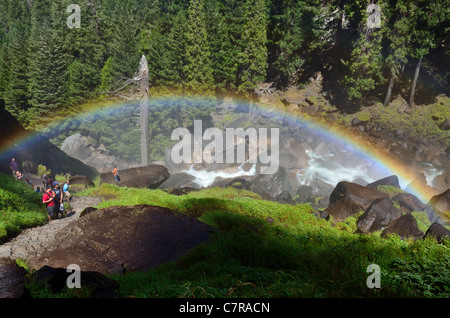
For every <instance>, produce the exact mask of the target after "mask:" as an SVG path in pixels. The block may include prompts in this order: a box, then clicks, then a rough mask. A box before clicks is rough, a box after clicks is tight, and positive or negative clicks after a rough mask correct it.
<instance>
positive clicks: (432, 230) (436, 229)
mask: <svg viewBox="0 0 450 318" xmlns="http://www.w3.org/2000/svg"><path fill="white" fill-rule="evenodd" d="M426 237H434V238H435V239H436V240H437V241H438V242H442V240H444V239H450V230H448V229H447V228H445V227H444V226H443V225H442V224H439V223H437V222H435V223H433V224H431V226H430V227H429V228H428V230H427V231H426V232H425V235H424V238H426Z"/></svg>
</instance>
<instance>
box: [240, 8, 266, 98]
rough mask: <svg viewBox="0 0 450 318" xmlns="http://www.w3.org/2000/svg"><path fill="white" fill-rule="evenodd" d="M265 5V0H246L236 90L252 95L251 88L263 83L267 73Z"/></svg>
mask: <svg viewBox="0 0 450 318" xmlns="http://www.w3.org/2000/svg"><path fill="white" fill-rule="evenodd" d="M267 13H268V12H267V6H266V1H265V0H247V1H246V2H245V5H244V16H245V22H244V26H243V34H242V43H243V45H244V47H243V50H242V52H240V54H239V67H240V73H239V87H238V91H239V92H240V93H243V94H244V95H245V96H249V97H252V96H253V89H254V88H255V87H257V85H258V84H260V83H263V82H264V81H265V79H266V73H267V21H268V20H267Z"/></svg>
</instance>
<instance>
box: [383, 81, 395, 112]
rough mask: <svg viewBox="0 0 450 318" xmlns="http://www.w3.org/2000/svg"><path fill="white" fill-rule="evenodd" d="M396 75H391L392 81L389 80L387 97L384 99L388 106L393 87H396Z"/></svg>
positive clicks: (385, 104)
mask: <svg viewBox="0 0 450 318" xmlns="http://www.w3.org/2000/svg"><path fill="white" fill-rule="evenodd" d="M394 81H395V79H394V75H392V77H391V81H390V82H389V87H388V91H387V93H386V99H385V100H384V106H385V107H387V106H389V104H390V103H391V94H392V88H393V87H394Z"/></svg>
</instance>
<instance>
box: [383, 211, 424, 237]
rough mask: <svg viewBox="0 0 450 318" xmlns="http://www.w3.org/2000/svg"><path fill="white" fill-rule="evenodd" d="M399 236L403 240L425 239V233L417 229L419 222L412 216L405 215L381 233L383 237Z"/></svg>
mask: <svg viewBox="0 0 450 318" xmlns="http://www.w3.org/2000/svg"><path fill="white" fill-rule="evenodd" d="M393 233H395V234H397V235H398V236H400V237H401V238H414V239H419V238H422V237H423V235H424V234H423V232H422V231H421V230H419V228H418V227H417V220H416V218H415V217H414V216H413V215H412V214H405V215H403V216H401V217H400V218H398V219H396V220H394V221H392V222H391V223H390V224H389V226H388V227H387V228H386V229H384V231H383V232H381V236H382V237H386V236H387V235H389V234H393Z"/></svg>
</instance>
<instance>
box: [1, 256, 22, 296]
mask: <svg viewBox="0 0 450 318" xmlns="http://www.w3.org/2000/svg"><path fill="white" fill-rule="evenodd" d="M26 273H27V272H26V271H25V269H23V268H22V267H19V266H18V265H17V264H16V263H15V262H13V261H11V260H10V259H9V258H0V298H20V297H22V296H24V290H25V279H24V277H25V274H26Z"/></svg>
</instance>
